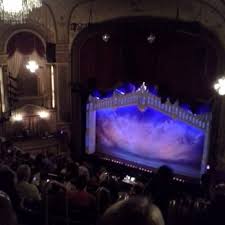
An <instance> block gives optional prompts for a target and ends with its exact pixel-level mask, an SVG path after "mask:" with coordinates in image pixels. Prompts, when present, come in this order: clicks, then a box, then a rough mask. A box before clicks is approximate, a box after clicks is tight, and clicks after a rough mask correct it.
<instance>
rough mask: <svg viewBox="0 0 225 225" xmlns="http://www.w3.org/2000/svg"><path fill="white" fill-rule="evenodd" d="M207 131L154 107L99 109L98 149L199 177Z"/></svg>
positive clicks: (104, 152) (132, 160) (126, 158)
mask: <svg viewBox="0 0 225 225" xmlns="http://www.w3.org/2000/svg"><path fill="white" fill-rule="evenodd" d="M204 139H205V135H204V131H202V130H200V129H197V128H195V127H192V126H190V125H188V124H186V123H184V122H181V121H178V120H176V119H174V118H171V117H169V116H168V115H166V114H163V113H161V112H159V111H156V110H154V109H151V108H148V109H146V110H145V111H140V110H139V109H138V108H137V107H136V106H126V107H120V108H112V109H101V110H98V111H97V112H96V152H97V153H101V154H104V155H108V156H110V157H115V158H119V159H122V160H123V159H124V160H126V161H130V162H135V163H137V164H140V165H143V166H147V167H150V168H158V167H160V166H161V165H168V166H170V167H171V168H172V169H173V170H174V172H175V173H177V174H181V175H185V176H190V177H196V178H197V177H199V176H200V171H201V163H202V156H203V150H204Z"/></svg>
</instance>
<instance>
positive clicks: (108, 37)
mask: <svg viewBox="0 0 225 225" xmlns="http://www.w3.org/2000/svg"><path fill="white" fill-rule="evenodd" d="M109 39H110V35H109V34H104V35H103V36H102V40H103V41H104V42H108V41H109Z"/></svg>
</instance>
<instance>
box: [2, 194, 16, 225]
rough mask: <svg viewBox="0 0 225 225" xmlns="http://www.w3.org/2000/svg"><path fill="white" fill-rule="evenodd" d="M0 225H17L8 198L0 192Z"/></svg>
mask: <svg viewBox="0 0 225 225" xmlns="http://www.w3.org/2000/svg"><path fill="white" fill-rule="evenodd" d="M0 225H17V218H16V214H15V211H14V209H13V207H12V204H11V201H10V198H9V196H8V195H7V194H6V193H4V192H2V191H0Z"/></svg>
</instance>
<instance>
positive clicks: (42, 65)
mask: <svg viewBox="0 0 225 225" xmlns="http://www.w3.org/2000/svg"><path fill="white" fill-rule="evenodd" d="M29 60H34V61H36V62H37V64H38V65H39V69H38V70H37V71H36V74H37V75H38V76H39V79H40V83H39V91H40V95H45V94H46V93H47V92H48V91H49V88H50V87H48V83H49V82H48V75H47V71H46V59H45V58H43V57H40V56H39V54H38V53H37V51H36V50H34V51H33V52H32V53H31V54H30V55H29ZM49 80H50V78H49Z"/></svg>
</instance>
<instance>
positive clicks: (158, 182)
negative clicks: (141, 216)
mask: <svg viewBox="0 0 225 225" xmlns="http://www.w3.org/2000/svg"><path fill="white" fill-rule="evenodd" d="M172 178H173V171H172V169H170V168H169V167H168V166H161V167H160V168H159V169H158V171H157V173H156V174H155V176H154V177H153V179H152V180H151V181H150V183H149V184H148V187H147V193H148V194H150V196H151V198H152V199H153V202H154V203H155V204H156V205H157V206H158V207H159V208H160V210H161V211H162V214H163V216H164V219H165V220H166V218H167V213H168V207H169V201H170V199H171V196H172Z"/></svg>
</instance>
